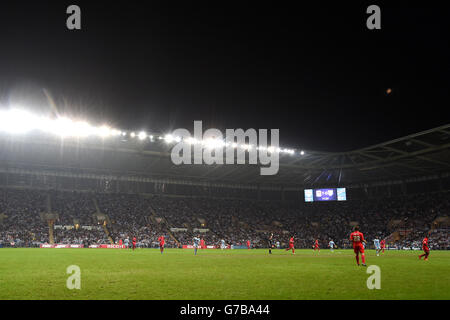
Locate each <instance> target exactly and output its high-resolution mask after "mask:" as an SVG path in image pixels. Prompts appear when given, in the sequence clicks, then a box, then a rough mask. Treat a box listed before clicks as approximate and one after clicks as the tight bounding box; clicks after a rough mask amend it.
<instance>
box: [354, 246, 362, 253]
mask: <svg viewBox="0 0 450 320" xmlns="http://www.w3.org/2000/svg"><path fill="white" fill-rule="evenodd" d="M353 251H354V252H355V253H356V254H358V252H359V253H364V247H363V245H362V244H354V245H353Z"/></svg>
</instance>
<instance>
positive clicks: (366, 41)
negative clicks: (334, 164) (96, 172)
mask: <svg viewBox="0 0 450 320" xmlns="http://www.w3.org/2000/svg"><path fill="white" fill-rule="evenodd" d="M160 2H162V3H163V4H161V3H160ZM392 2H395V3H396V6H397V7H392V4H391V6H388V5H386V4H383V3H380V2H378V3H375V4H379V5H380V7H381V10H382V30H374V31H372V30H368V29H367V28H366V19H367V17H368V15H367V14H366V8H367V6H368V4H372V3H363V2H362V1H358V3H356V2H355V3H354V4H353V3H352V2H350V1H345V2H343V1H339V3H338V4H336V1H333V3H335V4H334V5H331V3H332V2H331V1H330V2H325V1H320V2H317V5H316V6H315V7H312V6H311V5H304V4H302V5H294V4H293V3H292V4H288V3H287V2H286V3H279V2H277V3H279V6H275V5H272V6H270V5H268V4H267V3H264V2H262V3H256V2H255V3H253V2H251V3H250V2H249V3H247V4H246V5H243V4H242V3H243V2H233V3H230V2H223V1H222V2H219V1H195V5H194V4H191V3H187V2H181V1H180V2H179V3H178V2H173V1H170V2H169V1H151V2H149V3H148V4H145V2H144V1H135V2H133V1H120V2H119V1H112V0H111V1H89V2H81V1H48V2H46V1H39V0H37V1H29V2H27V1H15V2H14V5H12V4H8V3H7V1H4V2H2V5H1V9H0V101H2V102H3V103H4V104H6V103H8V101H12V102H16V101H19V102H20V101H22V100H24V99H25V101H30V100H31V101H33V102H34V104H35V105H36V107H40V106H41V105H45V102H43V99H42V96H43V93H42V92H43V89H45V90H47V91H48V92H49V93H50V94H51V96H52V97H53V99H54V100H55V101H56V103H57V106H58V109H59V111H60V112H61V113H64V114H68V115H72V116H74V117H84V118H86V117H87V118H88V119H89V120H90V121H91V122H98V123H102V122H103V121H107V122H108V123H110V124H112V125H114V126H116V127H119V128H124V129H136V130H137V129H146V130H152V131H157V132H167V131H169V130H171V129H175V128H179V127H185V128H189V129H190V128H191V127H192V126H193V121H194V120H203V123H204V128H208V127H215V128H219V129H225V128H244V129H246V128H256V129H258V128H268V129H270V128H279V129H280V143H281V144H282V145H283V146H287V147H299V148H305V149H314V150H327V151H345V150H350V149H354V148H358V147H364V146H368V145H370V144H374V143H378V142H383V141H385V140H389V139H394V138H398V137H401V136H404V135H407V134H410V133H415V132H418V131H422V130H426V129H430V128H432V127H435V126H439V125H443V124H446V123H449V122H450V121H449V119H450V117H449V114H448V111H447V112H445V110H444V108H446V107H447V108H448V106H449V103H450V99H449V88H450V85H449V84H450V80H449V75H450V72H449V71H450V67H449V66H450V60H449V57H450V50H449V49H450V48H449V34H448V30H450V26H449V23H448V21H449V19H448V17H447V15H448V14H447V12H446V11H445V10H443V8H442V7H440V5H441V2H435V3H434V4H431V3H429V2H426V3H427V6H418V5H413V4H411V2H409V1H408V2H406V1H391V3H392ZM212 3H216V4H215V5H214V4H212ZM295 3H302V2H298V1H296V2H295ZM70 4H78V5H79V6H80V7H81V10H82V30H81V31H69V30H67V29H66V26H65V23H66V18H67V14H66V13H65V11H66V8H67V6H68V5H70ZM422 5H425V2H422ZM387 88H392V93H391V94H389V95H388V94H387V93H386V89H387ZM27 99H28V100H27ZM30 104H31V103H30Z"/></svg>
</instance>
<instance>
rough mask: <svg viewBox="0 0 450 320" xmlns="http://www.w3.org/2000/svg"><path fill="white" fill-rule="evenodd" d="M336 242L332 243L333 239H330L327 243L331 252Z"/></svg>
mask: <svg viewBox="0 0 450 320" xmlns="http://www.w3.org/2000/svg"><path fill="white" fill-rule="evenodd" d="M335 245H336V244H335V243H334V241H333V240H330V242H329V243H328V246H329V247H330V250H331V252H334V246H335Z"/></svg>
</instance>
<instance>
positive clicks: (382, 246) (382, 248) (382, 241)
mask: <svg viewBox="0 0 450 320" xmlns="http://www.w3.org/2000/svg"><path fill="white" fill-rule="evenodd" d="M380 245H381V250H383V253H384V248H386V241H385V240H384V239H383V240H381V241H380Z"/></svg>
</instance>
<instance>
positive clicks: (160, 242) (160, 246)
mask: <svg viewBox="0 0 450 320" xmlns="http://www.w3.org/2000/svg"><path fill="white" fill-rule="evenodd" d="M158 241H159V251H161V254H163V252H164V244H165V243H166V242H165V241H164V236H160V237H159V238H158Z"/></svg>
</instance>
